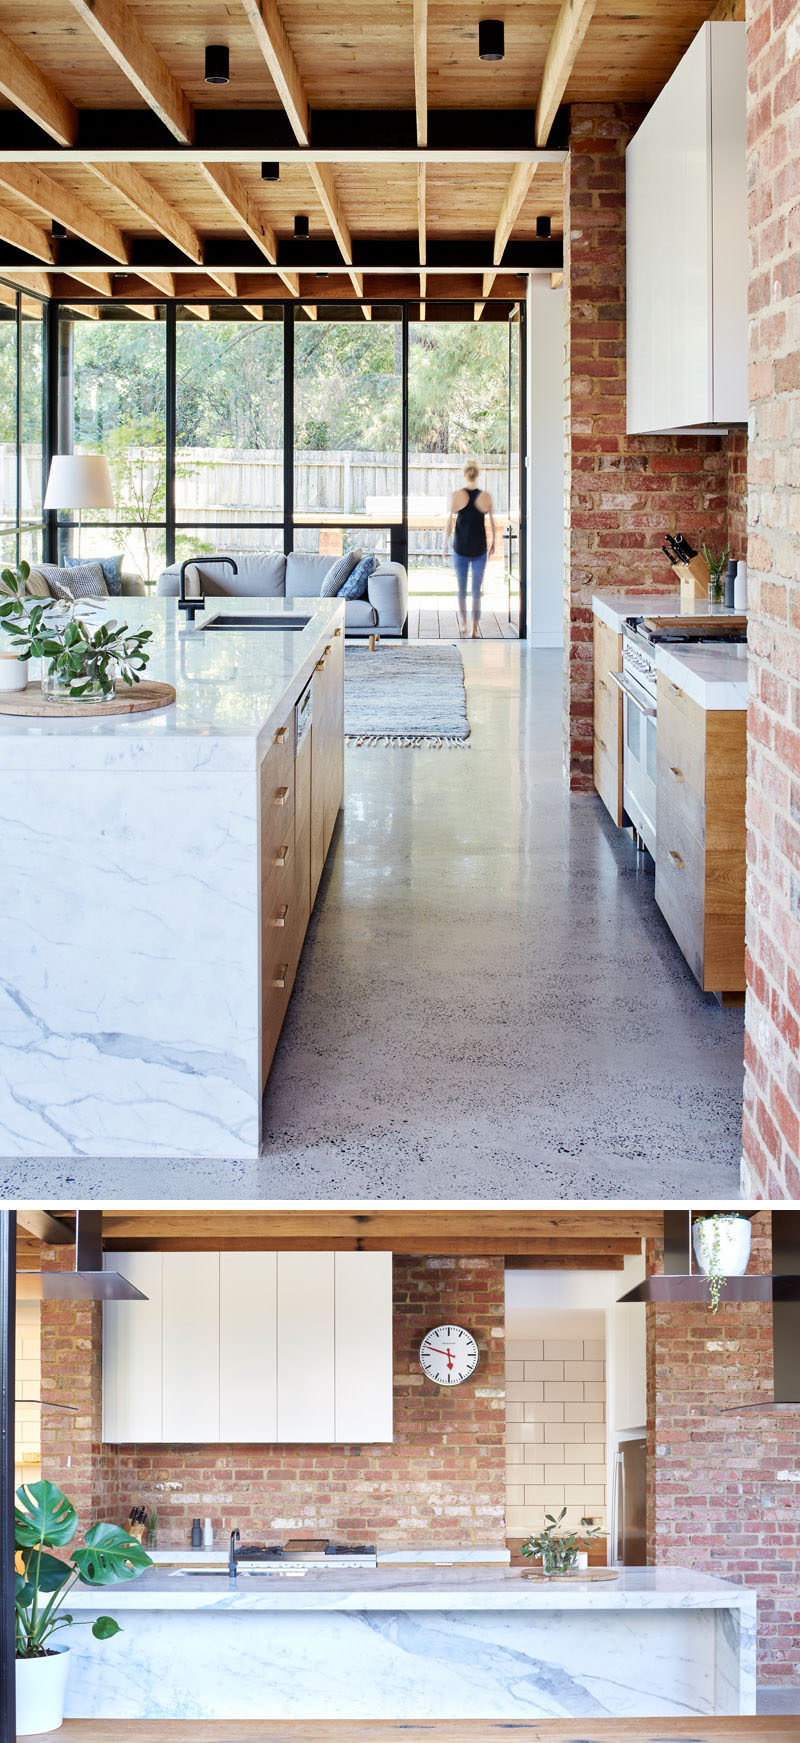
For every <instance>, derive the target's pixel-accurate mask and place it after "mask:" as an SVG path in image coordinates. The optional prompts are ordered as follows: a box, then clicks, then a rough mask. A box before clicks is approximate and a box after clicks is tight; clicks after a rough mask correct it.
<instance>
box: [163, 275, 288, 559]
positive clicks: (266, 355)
mask: <svg viewBox="0 0 800 1743" xmlns="http://www.w3.org/2000/svg"><path fill="white" fill-rule="evenodd" d="M208 312H209V316H210V318H209V319H208V320H207V321H200V320H197V319H196V318H193V317H192V315H191V313H190V311H189V310H188V309H184V310H180V309H179V311H178V317H179V318H178V328H177V347H176V349H177V362H176V370H177V454H176V476H175V512H176V517H177V519H178V520H179V521H180V520H184V521H186V520H191V521H192V522H193V523H194V524H195V525H197V524H198V523H202V522H215V521H227V522H234V523H236V524H238V523H239V522H241V523H242V524H243V525H244V524H246V523H247V521H248V520H262V521H263V520H272V519H273V518H277V517H279V516H280V515H282V513H283V326H282V323H278V322H275V321H262V320H254V319H253V318H252V317H251V316H247V317H246V318H245V319H239V320H231V319H227V320H225V319H220V318H215V317H218V316H219V315H220V313H227V314H228V315H229V314H230V310H229V309H228V310H224V309H223V310H220V308H219V307H218V306H217V305H214V304H212V305H211V306H210V308H209V311H208ZM226 538H227V541H228V542H229V543H230V542H231V533H230V530H229V531H228V532H227V533H226ZM233 542H234V543H235V542H236V541H235V538H234V541H233ZM247 543H248V545H251V544H252V540H251V539H250V538H249V537H248V540H247ZM258 544H259V541H258V540H257V539H256V541H255V545H256V547H257V546H258ZM265 548H266V547H265Z"/></svg>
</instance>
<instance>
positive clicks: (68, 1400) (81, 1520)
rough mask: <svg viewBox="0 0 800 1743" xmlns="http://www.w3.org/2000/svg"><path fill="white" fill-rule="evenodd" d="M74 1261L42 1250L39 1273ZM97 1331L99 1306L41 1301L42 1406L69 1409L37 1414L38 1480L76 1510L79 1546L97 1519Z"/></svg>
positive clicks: (56, 1250) (69, 1253)
mask: <svg viewBox="0 0 800 1743" xmlns="http://www.w3.org/2000/svg"><path fill="white" fill-rule="evenodd" d="M74 1262H75V1254H74V1249H73V1248H72V1247H43V1248H42V1268H43V1269H46V1270H50V1271H69V1270H71V1269H72V1266H73V1264H74ZM102 1330H103V1321H102V1310H101V1307H100V1303H99V1301H43V1302H42V1318H41V1344H42V1347H41V1363H42V1367H41V1376H42V1378H41V1385H42V1403H43V1404H44V1403H50V1404H59V1405H66V1406H69V1409H64V1410H47V1409H43V1410H42V1476H43V1477H45V1478H46V1479H47V1480H48V1481H49V1482H51V1483H57V1484H58V1486H59V1488H61V1489H63V1490H64V1493H65V1494H66V1495H67V1496H68V1497H69V1499H70V1501H72V1503H73V1505H74V1506H75V1507H76V1508H77V1511H78V1538H77V1539H76V1541H78V1542H80V1541H82V1535H83V1532H85V1531H87V1530H88V1528H89V1526H90V1525H92V1524H94V1523H95V1522H96V1521H97V1520H98V1519H99V1518H100V1512H99V1511H98V1506H99V1504H100V1495H99V1481H100V1465H101V1459H100V1453H101V1446H100V1438H101V1434H102V1392H101V1362H102Z"/></svg>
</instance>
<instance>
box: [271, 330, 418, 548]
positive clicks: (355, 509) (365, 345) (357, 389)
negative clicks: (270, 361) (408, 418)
mask: <svg viewBox="0 0 800 1743" xmlns="http://www.w3.org/2000/svg"><path fill="white" fill-rule="evenodd" d="M384 313H386V311H384ZM294 344H295V390H294V391H295V456H294V491H295V508H296V510H297V512H298V513H299V514H302V513H303V512H304V511H305V512H306V513H309V514H313V516H314V518H315V519H319V520H320V521H324V520H325V519H329V520H331V521H335V520H337V519H338V520H341V519H346V520H347V521H348V522H349V523H350V524H351V526H353V527H355V528H357V529H358V530H359V532H360V535H361V536H360V538H359V543H362V544H366V543H369V542H371V540H372V538H373V536H375V534H374V532H373V530H372V529H380V527H381V526H384V525H385V524H386V523H387V522H388V521H399V520H400V517H401V513H402V494H401V493H402V467H401V431H402V402H403V380H402V327H401V322H400V319H399V312H398V314H397V316H396V318H394V319H393V318H391V316H389V318H386V319H381V320H380V321H364V320H363V319H359V320H352V319H351V320H347V321H339V320H328V319H325V318H324V316H323V314H322V312H321V311H320V318H319V319H318V320H316V321H298V323H297V325H296V327H295V338H294ZM300 548H301V547H300V546H299V545H298V549H300ZM303 548H306V547H303Z"/></svg>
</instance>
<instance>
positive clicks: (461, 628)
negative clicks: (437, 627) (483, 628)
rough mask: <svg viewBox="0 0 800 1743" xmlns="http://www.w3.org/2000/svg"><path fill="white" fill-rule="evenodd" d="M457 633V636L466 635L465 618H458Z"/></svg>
mask: <svg viewBox="0 0 800 1743" xmlns="http://www.w3.org/2000/svg"><path fill="white" fill-rule="evenodd" d="M458 633H459V635H466V633H467V620H466V618H465V617H460V618H459V620H458Z"/></svg>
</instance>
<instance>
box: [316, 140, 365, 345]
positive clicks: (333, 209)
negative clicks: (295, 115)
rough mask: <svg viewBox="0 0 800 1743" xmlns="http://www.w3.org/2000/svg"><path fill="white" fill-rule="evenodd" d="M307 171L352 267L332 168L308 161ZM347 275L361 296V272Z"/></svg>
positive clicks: (350, 241)
mask: <svg viewBox="0 0 800 1743" xmlns="http://www.w3.org/2000/svg"><path fill="white" fill-rule="evenodd" d="M308 173H309V175H310V177H311V180H312V182H313V183H314V188H315V191H316V194H317V198H318V200H319V202H320V205H321V206H322V209H323V211H324V213H325V216H326V218H327V220H328V223H329V224H330V227H331V229H332V231H333V234H334V236H335V238H336V243H337V247H338V249H339V252H340V254H341V256H342V259H343V261H344V262H345V264H346V265H347V266H349V267H352V265H353V238H352V236H351V234H350V226H349V224H348V222H347V219H346V218H345V215H344V213H343V211H342V208H341V205H340V203H339V196H338V194H337V191H336V181H335V178H334V174H333V170H332V169H331V166H330V164H327V163H310V164H309V165H308ZM348 276H349V278H350V282H351V284H352V286H353V290H354V291H355V293H356V296H357V297H363V295H364V275H363V273H361V272H356V271H355V270H354V271H352V272H350V273H349V275H348ZM364 313H365V318H366V319H367V320H369V319H370V316H369V315H368V314H367V313H366V309H365V311H364Z"/></svg>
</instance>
